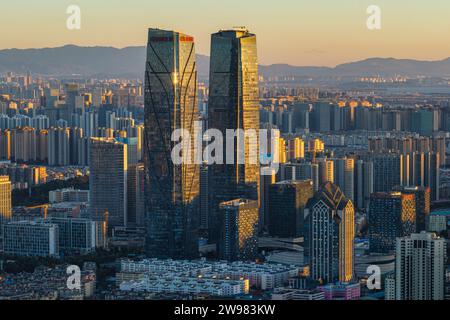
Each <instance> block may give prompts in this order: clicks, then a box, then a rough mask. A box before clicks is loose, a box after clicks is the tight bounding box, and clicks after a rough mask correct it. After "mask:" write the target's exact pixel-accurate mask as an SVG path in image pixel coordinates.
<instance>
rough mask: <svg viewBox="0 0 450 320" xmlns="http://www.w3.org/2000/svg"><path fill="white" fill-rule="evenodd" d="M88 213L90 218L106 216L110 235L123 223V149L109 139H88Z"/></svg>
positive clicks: (124, 156)
mask: <svg viewBox="0 0 450 320" xmlns="http://www.w3.org/2000/svg"><path fill="white" fill-rule="evenodd" d="M89 156H90V160H89V162H90V167H89V168H90V177H89V190H90V210H91V215H92V217H94V218H99V217H102V216H103V215H104V213H105V212H108V217H109V220H108V225H109V228H110V231H111V229H112V228H115V227H125V226H126V223H127V172H128V164H127V145H126V144H124V143H121V142H118V141H116V140H115V139H110V138H91V146H90V154H89Z"/></svg>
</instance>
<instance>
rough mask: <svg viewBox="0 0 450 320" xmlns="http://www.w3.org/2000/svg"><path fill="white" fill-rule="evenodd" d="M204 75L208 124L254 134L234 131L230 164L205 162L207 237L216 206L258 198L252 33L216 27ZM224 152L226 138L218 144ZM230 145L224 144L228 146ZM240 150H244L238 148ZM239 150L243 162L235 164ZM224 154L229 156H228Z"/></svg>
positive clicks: (215, 220)
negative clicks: (207, 168)
mask: <svg viewBox="0 0 450 320" xmlns="http://www.w3.org/2000/svg"><path fill="white" fill-rule="evenodd" d="M210 64H211V65H210V77H209V102H208V119H209V127H210V128H214V129H218V130H219V131H220V132H222V134H223V135H224V136H225V134H226V131H227V130H238V129H241V130H244V132H245V133H246V134H247V133H253V134H254V138H256V139H251V138H246V137H245V135H244V137H242V136H241V135H239V134H237V136H236V138H235V139H234V148H233V150H234V151H233V152H234V154H233V155H232V158H233V159H234V161H233V164H231V163H226V164H214V165H211V166H210V169H211V176H210V177H211V180H210V184H211V185H210V192H211V193H210V195H211V198H210V201H211V206H212V208H211V211H210V223H209V228H210V241H211V242H215V239H216V238H217V234H218V232H217V230H219V229H220V225H218V221H219V219H218V213H219V210H218V205H219V204H220V203H222V202H225V201H230V200H232V199H237V198H246V199H251V200H258V195H259V184H260V167H259V143H258V140H259V90H258V60H257V49H256V36H255V35H254V34H252V33H250V32H248V31H247V30H245V29H235V30H221V31H219V32H217V33H215V34H213V35H212V36H211V61H210ZM223 148H224V150H223V154H224V155H227V153H226V149H227V146H226V143H224V146H223ZM228 149H230V148H228ZM244 149H245V150H244ZM240 151H243V153H244V157H243V158H244V159H243V160H244V161H243V163H238V159H239V158H241V157H240V156H239V155H240V154H241V153H240ZM228 156H230V155H228Z"/></svg>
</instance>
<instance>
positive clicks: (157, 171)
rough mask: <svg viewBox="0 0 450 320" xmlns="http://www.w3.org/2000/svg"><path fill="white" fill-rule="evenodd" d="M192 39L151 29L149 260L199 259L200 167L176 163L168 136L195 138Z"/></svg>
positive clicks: (147, 100) (148, 69) (147, 125)
mask: <svg viewBox="0 0 450 320" xmlns="http://www.w3.org/2000/svg"><path fill="white" fill-rule="evenodd" d="M196 94H197V67H196V61H195V45H194V38H193V37H191V36H189V35H186V34H182V33H179V32H174V31H166V30H159V29H149V32H148V45H147V60H146V72H145V133H144V141H145V142H144V163H145V172H146V173H145V177H146V186H145V207H146V209H145V210H146V220H147V241H146V246H147V253H148V254H149V255H150V256H151V257H161V258H164V257H170V258H182V257H195V256H197V255H198V242H197V239H198V215H199V209H198V200H199V199H198V197H199V188H200V187H199V185H200V183H199V180H200V170H199V169H200V165H199V164H194V163H195V162H194V159H195V156H196V155H197V149H196V146H195V144H194V143H192V145H190V147H191V148H190V154H189V152H186V153H185V154H184V156H191V159H192V162H191V163H187V162H186V161H183V163H181V164H175V163H174V162H173V161H172V159H171V152H172V149H173V147H174V145H175V144H176V143H175V142H172V141H171V135H172V132H173V131H174V130H176V129H182V130H183V136H182V139H187V138H188V137H185V136H184V134H185V133H189V135H190V136H191V137H192V138H193V137H194V134H195V130H194V128H195V126H194V124H195V122H196V121H197V120H198V107H197V96H196Z"/></svg>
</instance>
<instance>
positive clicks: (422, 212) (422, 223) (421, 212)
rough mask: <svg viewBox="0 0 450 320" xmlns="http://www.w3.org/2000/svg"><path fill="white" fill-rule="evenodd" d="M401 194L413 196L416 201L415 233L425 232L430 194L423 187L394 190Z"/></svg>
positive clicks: (429, 206) (428, 189) (429, 207)
mask: <svg viewBox="0 0 450 320" xmlns="http://www.w3.org/2000/svg"><path fill="white" fill-rule="evenodd" d="M395 190H396V191H399V192H401V193H403V194H413V195H414V197H415V201H416V231H415V232H417V233H420V232H422V231H425V230H426V220H427V218H428V216H429V215H430V212H431V192H430V188H425V187H399V188H396V189H395Z"/></svg>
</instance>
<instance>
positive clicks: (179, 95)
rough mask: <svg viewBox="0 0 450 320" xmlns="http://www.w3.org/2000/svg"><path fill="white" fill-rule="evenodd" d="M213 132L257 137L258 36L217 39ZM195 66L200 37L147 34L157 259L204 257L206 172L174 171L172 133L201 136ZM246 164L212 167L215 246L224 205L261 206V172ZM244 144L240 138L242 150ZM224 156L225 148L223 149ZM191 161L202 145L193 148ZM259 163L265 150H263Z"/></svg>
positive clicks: (148, 206)
mask: <svg viewBox="0 0 450 320" xmlns="http://www.w3.org/2000/svg"><path fill="white" fill-rule="evenodd" d="M210 59H211V60H210V77H209V100H208V117H207V118H208V120H207V121H208V127H209V128H214V129H217V130H220V131H221V132H222V133H223V134H225V132H226V130H228V129H231V130H237V129H242V130H255V131H256V132H259V91H258V80H259V78H258V61H257V49H256V36H255V35H254V34H251V33H249V32H248V31H247V30H245V29H233V30H224V31H219V32H217V33H215V34H213V35H212V36H211V57H210ZM198 120H199V111H198V104H197V66H196V54H195V44H194V38H193V37H191V36H189V35H186V34H182V33H179V32H174V31H166V30H160V29H149V33H148V45H147V59H146V72H145V135H144V143H145V147H144V148H145V152H144V163H145V178H146V184H145V210H146V223H147V239H146V247H147V253H148V255H149V256H150V257H159V258H174V259H180V258H195V257H197V256H198V225H199V195H200V165H199V164H195V163H182V164H174V162H173V161H172V158H171V153H172V150H173V147H174V145H175V142H173V141H172V139H171V136H172V133H173V132H174V130H176V129H183V130H186V132H189V134H190V135H191V136H194V135H195V134H197V132H196V130H198V129H197V128H196V126H195V125H194V124H195V122H196V121H198ZM252 143H254V144H255V143H256V145H255V146H252V145H246V147H245V154H246V160H245V161H244V163H240V162H238V161H235V162H234V163H235V164H212V165H210V167H209V168H210V170H209V171H210V179H209V184H208V187H209V204H210V208H211V209H210V211H209V212H210V214H209V223H208V225H209V240H210V241H212V242H215V243H217V241H218V240H219V239H218V235H219V234H220V228H221V226H220V219H219V216H218V215H219V213H218V212H219V204H220V203H222V202H226V201H231V200H234V199H237V198H246V199H251V200H255V201H258V194H259V181H260V167H259V159H258V161H257V162H256V163H255V162H254V161H252V162H250V161H248V159H247V155H248V153H249V151H248V150H249V148H256V150H258V145H259V142H258V141H253V142H252ZM240 144H245V141H240V138H239V136H236V137H235V144H234V146H235V148H236V149H235V154H234V157H237V148H238V147H239V145H240ZM223 148H224V149H223V154H225V143H223ZM188 150H189V152H190V153H192V154H190V155H189V156H192V157H193V158H194V157H195V155H196V154H197V153H198V152H202V150H198V146H196V145H195V144H194V143H193V142H192V143H191V145H190V148H188ZM258 156H259V151H258Z"/></svg>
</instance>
